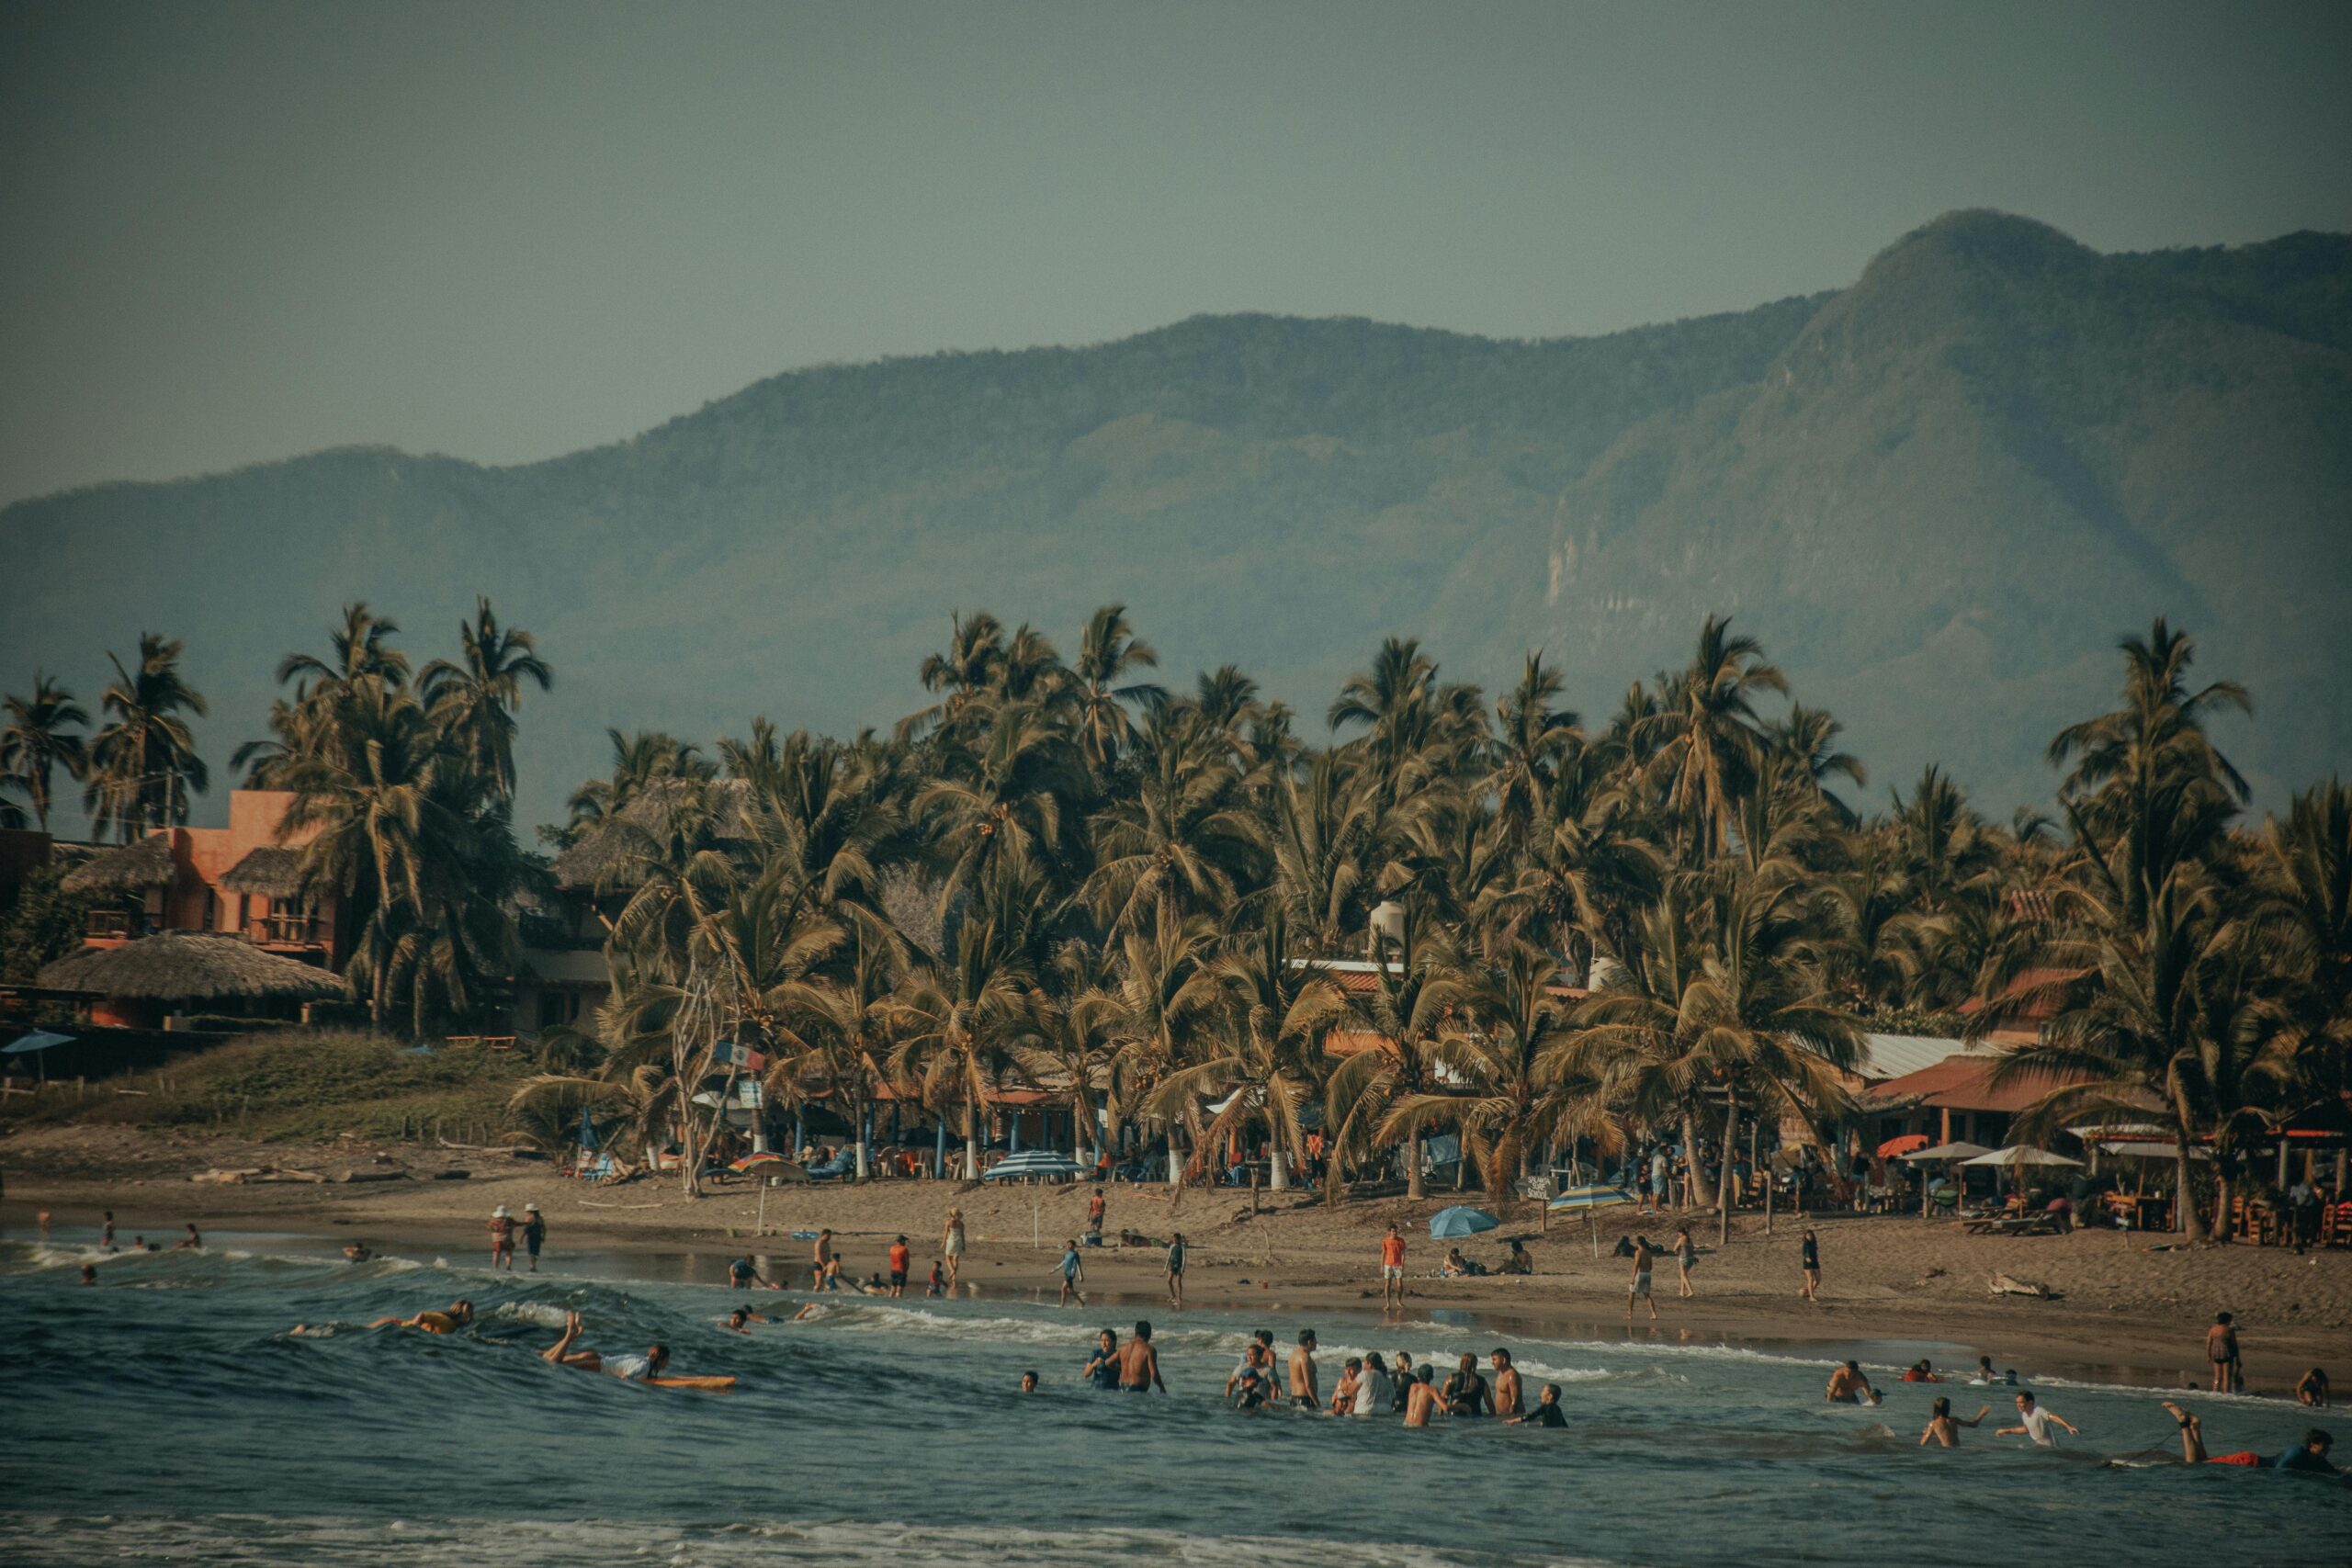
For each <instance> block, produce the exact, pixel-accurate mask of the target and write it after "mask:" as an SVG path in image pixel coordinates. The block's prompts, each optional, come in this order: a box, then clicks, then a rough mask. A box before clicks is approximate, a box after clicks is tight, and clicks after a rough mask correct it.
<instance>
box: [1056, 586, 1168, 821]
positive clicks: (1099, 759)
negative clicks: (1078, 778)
mask: <svg viewBox="0 0 2352 1568" xmlns="http://www.w3.org/2000/svg"><path fill="white" fill-rule="evenodd" d="M1158 666H1159V655H1158V654H1157V653H1155V652H1153V651H1152V647H1151V644H1149V643H1148V642H1146V641H1144V640H1143V639H1142V638H1141V637H1137V636H1136V633H1135V627H1134V626H1133V625H1131V624H1130V623H1129V622H1128V620H1127V607H1126V606H1125V604H1105V605H1103V607H1102V608H1100V609H1098V610H1096V611H1095V612H1094V614H1093V615H1091V616H1089V617H1087V622H1086V629H1085V631H1084V632H1083V633H1081V634H1080V637H1079V645H1078V663H1077V665H1076V666H1075V667H1074V668H1073V669H1072V670H1071V671H1070V674H1071V675H1072V676H1073V677H1074V678H1075V680H1076V682H1077V694H1076V695H1077V704H1078V713H1077V724H1078V745H1079V750H1080V751H1082V752H1084V753H1085V755H1086V765H1087V766H1088V767H1089V768H1090V769H1091V770H1092V771H1093V774H1094V778H1095V780H1096V782H1097V784H1100V783H1101V782H1102V781H1103V779H1104V778H1105V777H1107V776H1108V774H1109V773H1110V769H1111V766H1112V764H1113V763H1114V762H1116V761H1118V760H1119V757H1120V755H1121V754H1122V753H1123V752H1125V750H1126V749H1127V744H1128V742H1129V741H1130V740H1131V739H1133V738H1134V735H1135V725H1134V722H1133V721H1132V720H1130V719H1129V718H1128V716H1127V709H1128V707H1129V706H1131V705H1135V706H1142V707H1146V708H1156V707H1159V706H1161V705H1165V704H1166V702H1167V700H1168V692H1167V690H1166V688H1164V687H1161V686H1155V685H1152V684H1150V683H1149V682H1141V681H1136V680H1133V679H1131V677H1132V676H1133V674H1134V673H1135V671H1138V670H1149V669H1156V668H1157V667H1158Z"/></svg>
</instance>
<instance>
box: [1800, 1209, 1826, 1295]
mask: <svg viewBox="0 0 2352 1568" xmlns="http://www.w3.org/2000/svg"><path fill="white" fill-rule="evenodd" d="M1797 1268H1798V1269H1800V1270H1802V1271H1803V1273H1804V1287H1803V1288H1802V1289H1800V1290H1799V1291H1798V1292H1797V1294H1798V1295H1799V1296H1801V1297H1803V1298H1804V1300H1806V1301H1809V1302H1813V1303H1816V1304H1818V1303H1819V1302H1820V1301H1821V1242H1820V1240H1819V1239H1818V1238H1817V1237H1815V1235H1814V1234H1813V1228H1812V1227H1811V1226H1810V1225H1808V1226H1806V1227H1805V1233H1804V1239H1803V1240H1801V1241H1799V1242H1798V1243H1797Z"/></svg>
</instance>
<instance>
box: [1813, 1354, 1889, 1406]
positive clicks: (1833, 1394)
mask: <svg viewBox="0 0 2352 1568" xmlns="http://www.w3.org/2000/svg"><path fill="white" fill-rule="evenodd" d="M1821 1397H1822V1398H1824V1399H1826V1400H1827V1401H1828V1402H1829V1403H1830V1404H1877V1403H1878V1402H1879V1393H1878V1390H1876V1389H1874V1388H1872V1387H1871V1380H1870V1379H1868V1378H1866V1377H1864V1376H1863V1375H1862V1369H1861V1368H1860V1367H1859V1366H1857V1365H1855V1364H1854V1363H1853V1362H1851V1361H1848V1362H1847V1363H1846V1364H1845V1365H1843V1366H1841V1367H1838V1368H1837V1369H1836V1370H1835V1371H1831V1372H1830V1374H1829V1386H1828V1387H1826V1388H1825V1389H1824V1390H1822V1393H1821Z"/></svg>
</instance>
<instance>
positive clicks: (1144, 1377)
mask: <svg viewBox="0 0 2352 1568" xmlns="http://www.w3.org/2000/svg"><path fill="white" fill-rule="evenodd" d="M1119 1387H1120V1389H1121V1390H1122V1391H1124V1392H1125V1393H1149V1392H1150V1391H1151V1390H1153V1389H1155V1388H1156V1389H1158V1390H1159V1392H1160V1393H1167V1392H1168V1385H1167V1384H1166V1383H1164V1382H1160V1381H1159V1351H1157V1350H1154V1349H1153V1348H1151V1325H1150V1323H1149V1322H1148V1321H1146V1322H1140V1323H1137V1324H1136V1332H1135V1337H1133V1338H1132V1339H1129V1340H1128V1341H1127V1342H1126V1343H1125V1345H1122V1346H1120V1347H1119Z"/></svg>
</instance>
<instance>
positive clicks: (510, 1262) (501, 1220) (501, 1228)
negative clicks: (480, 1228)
mask: <svg viewBox="0 0 2352 1568" xmlns="http://www.w3.org/2000/svg"><path fill="white" fill-rule="evenodd" d="M514 1268H515V1215H514V1213H512V1212H511V1211H509V1210H508V1208H507V1207H506V1205H505V1204H503V1203H501V1204H500V1205H499V1206H498V1207H497V1208H495V1209H492V1211H491V1212H490V1271H491V1272H492V1273H493V1274H495V1273H497V1272H498V1271H499V1270H500V1269H506V1270H507V1271H508V1272H510V1273H511V1272H513V1271H514Z"/></svg>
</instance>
